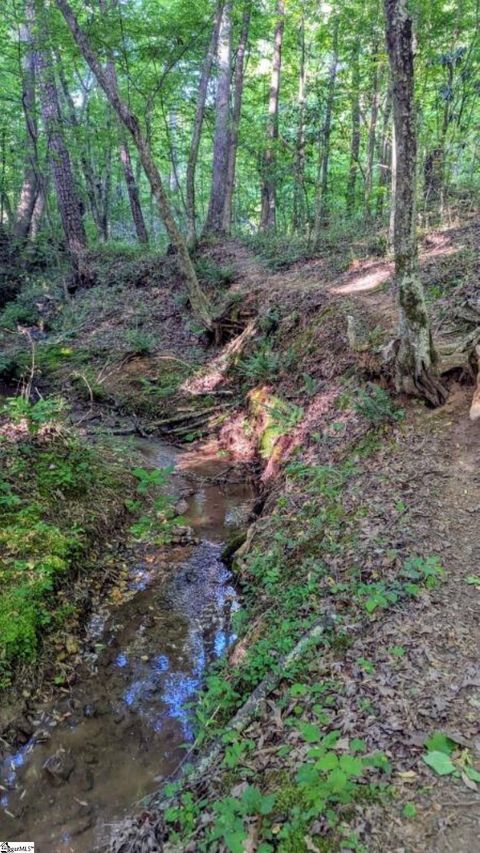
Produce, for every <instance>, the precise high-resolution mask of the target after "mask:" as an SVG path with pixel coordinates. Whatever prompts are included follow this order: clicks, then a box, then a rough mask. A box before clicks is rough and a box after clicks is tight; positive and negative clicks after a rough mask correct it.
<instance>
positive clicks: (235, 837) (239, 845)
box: [223, 832, 247, 853]
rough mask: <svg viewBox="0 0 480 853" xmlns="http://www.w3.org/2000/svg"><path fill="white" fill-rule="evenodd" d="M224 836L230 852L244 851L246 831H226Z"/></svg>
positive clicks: (240, 852)
mask: <svg viewBox="0 0 480 853" xmlns="http://www.w3.org/2000/svg"><path fill="white" fill-rule="evenodd" d="M223 837H224V840H225V844H226V845H227V847H228V849H229V850H230V853H243V851H244V846H243V845H244V841H245V839H246V837H247V833H246V832H226V833H225V835H224V836H223Z"/></svg>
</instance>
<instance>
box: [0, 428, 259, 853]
mask: <svg viewBox="0 0 480 853" xmlns="http://www.w3.org/2000/svg"><path fill="white" fill-rule="evenodd" d="M137 446H138V449H139V450H140V452H141V453H142V455H143V457H144V459H145V462H144V465H145V467H155V466H156V467H166V466H167V465H173V466H175V472H174V474H173V476H172V478H171V483H169V492H170V493H173V494H174V495H175V496H179V497H180V496H185V497H184V499H185V501H186V506H185V512H184V513H182V515H183V517H184V518H185V521H186V523H187V524H188V525H190V526H191V527H192V528H193V530H194V534H195V539H194V540H193V542H192V543H191V544H189V545H177V546H175V545H172V546H170V547H169V548H168V549H165V548H159V549H155V548H153V547H151V546H148V547H146V546H138V548H136V547H135V548H134V549H133V550H132V549H130V550H129V551H128V553H129V555H130V556H131V560H130V562H129V568H128V577H127V587H128V590H127V595H126V597H125V599H124V600H122V601H121V603H119V604H118V606H116V607H113V608H112V607H110V608H104V609H103V610H102V609H101V608H100V610H99V611H98V612H96V613H95V614H94V616H93V617H92V619H91V623H90V625H89V629H88V637H89V645H87V648H86V649H85V650H84V652H83V654H82V663H81V666H80V669H79V672H78V678H77V681H76V683H75V684H74V685H73V686H72V687H70V688H69V690H65V691H63V693H62V695H61V696H60V698H59V697H58V696H57V698H56V699H55V702H54V703H52V704H51V705H50V706H45V707H41V708H39V709H36V710H35V712H34V714H33V718H32V719H30V720H29V724H28V726H27V727H26V732H25V738H24V739H25V743H24V744H23V745H22V746H20V747H19V748H18V749H17V750H16V751H14V752H7V753H6V754H4V755H3V757H0V838H1V839H4V838H8V839H9V840H13V841H14V840H18V841H34V842H35V843H36V845H37V847H36V849H37V850H38V851H39V853H47V851H48V853H57V851H58V853H91V851H93V850H95V848H96V846H97V844H98V843H99V840H100V839H101V838H105V835H106V834H108V831H109V824H112V823H114V822H115V821H118V820H120V819H121V818H122V816H123V815H124V813H125V812H126V810H127V809H128V808H129V807H130V806H132V805H133V804H134V803H135V802H136V801H138V800H139V799H141V798H142V797H144V796H145V795H146V794H148V793H150V792H152V791H153V790H155V789H156V788H158V787H159V785H160V784H161V781H162V779H163V778H165V777H166V776H168V775H169V774H171V773H173V772H174V771H175V770H176V769H177V768H178V766H179V764H180V763H181V761H182V759H183V758H184V756H185V748H184V747H182V744H185V743H186V742H188V741H191V740H192V739H193V736H194V735H193V728H192V712H191V709H190V708H189V706H190V705H191V703H192V702H194V700H195V697H196V695H197V694H198V691H199V689H200V688H201V686H202V683H203V679H204V674H205V670H206V667H207V666H208V664H209V663H210V662H212V661H214V660H215V659H217V658H219V657H221V656H222V655H224V654H225V653H226V651H227V649H228V647H229V646H230V645H231V643H232V642H233V640H234V639H235V638H234V635H233V633H232V627H231V615H232V612H233V611H234V610H235V609H236V608H238V600H237V594H236V591H235V588H234V586H233V585H232V576H231V574H230V572H229V570H228V569H227V568H226V566H225V565H224V564H223V563H222V560H221V553H222V548H223V544H224V543H225V541H226V540H227V539H228V538H229V536H230V535H231V534H232V533H233V532H235V530H236V529H238V528H239V527H242V526H244V525H245V521H246V517H247V515H248V511H249V507H250V504H251V499H252V491H251V487H250V485H249V483H248V482H247V481H246V480H243V481H242V480H240V477H241V474H242V472H239V471H238V469H237V470H236V472H235V473H236V478H237V479H236V481H235V482H231V481H230V482H229V471H231V463H229V461H228V460H226V459H218V458H205V457H202V456H201V455H198V456H196V455H195V454H190V453H183V452H182V451H179V450H176V449H175V448H172V447H171V446H169V445H165V444H163V443H162V442H159V441H154V440H150V439H148V440H147V439H142V440H138V442H137ZM222 473H223V476H222ZM239 474H240V477H239ZM218 478H220V480H223V481H222V482H221V483H219V482H218ZM214 479H216V482H212V480H214ZM239 480H240V481H239ZM30 728H31V730H30Z"/></svg>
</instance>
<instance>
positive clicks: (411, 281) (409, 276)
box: [384, 0, 446, 406]
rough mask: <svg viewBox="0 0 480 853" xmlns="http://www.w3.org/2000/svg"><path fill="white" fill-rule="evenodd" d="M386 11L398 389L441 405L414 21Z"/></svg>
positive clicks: (391, 6)
mask: <svg viewBox="0 0 480 853" xmlns="http://www.w3.org/2000/svg"><path fill="white" fill-rule="evenodd" d="M384 7H385V20H386V43H387V51H388V57H389V61H390V72H391V78H392V103H393V118H394V126H395V149H396V193H395V228H394V249H395V280H396V287H397V292H398V300H399V310H400V324H399V341H398V349H397V354H396V383H397V388H398V390H402V391H405V392H406V393H408V394H414V395H416V396H420V397H423V398H424V399H426V400H428V402H429V403H430V404H432V405H434V406H437V405H440V404H441V403H442V402H444V400H445V398H446V391H445V389H444V387H443V386H442V384H441V382H440V381H439V379H438V378H437V376H436V374H435V370H434V365H435V363H436V354H435V350H434V347H433V341H432V335H431V330H430V323H429V319H428V314H427V309H426V304H425V297H424V292H423V286H422V283H421V280H420V276H419V270H418V250H417V234H416V210H415V193H416V130H415V105H414V93H413V82H414V81H413V46H412V19H411V17H410V15H409V12H408V8H407V0H384Z"/></svg>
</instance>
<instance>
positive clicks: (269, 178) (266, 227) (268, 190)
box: [260, 0, 285, 231]
mask: <svg viewBox="0 0 480 853" xmlns="http://www.w3.org/2000/svg"><path fill="white" fill-rule="evenodd" d="M284 28H285V0H277V24H276V27H275V35H274V38H273V58H272V76H271V79H270V94H269V98H268V123H267V147H266V149H265V153H264V156H263V184H262V207H261V212H260V230H261V231H274V230H275V226H276V214H277V211H276V207H277V205H276V190H277V180H276V176H275V166H276V143H277V139H278V105H279V100H280V75H281V70H282V43H283V31H284Z"/></svg>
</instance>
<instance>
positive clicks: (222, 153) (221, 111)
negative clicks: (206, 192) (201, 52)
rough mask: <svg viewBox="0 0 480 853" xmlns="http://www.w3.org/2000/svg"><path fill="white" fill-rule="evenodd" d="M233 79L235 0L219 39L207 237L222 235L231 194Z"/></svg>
mask: <svg viewBox="0 0 480 853" xmlns="http://www.w3.org/2000/svg"><path fill="white" fill-rule="evenodd" d="M231 79H232V0H227V2H226V3H225V5H224V7H223V13H222V22H221V25H220V33H219V36H218V82H217V97H216V102H215V135H214V140H213V161H212V188H211V192H210V202H209V205H208V213H207V219H206V222H205V229H204V231H205V233H206V234H222V233H223V231H224V210H225V201H226V195H227V180H228V155H229V132H230V127H229V124H230V83H231Z"/></svg>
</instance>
